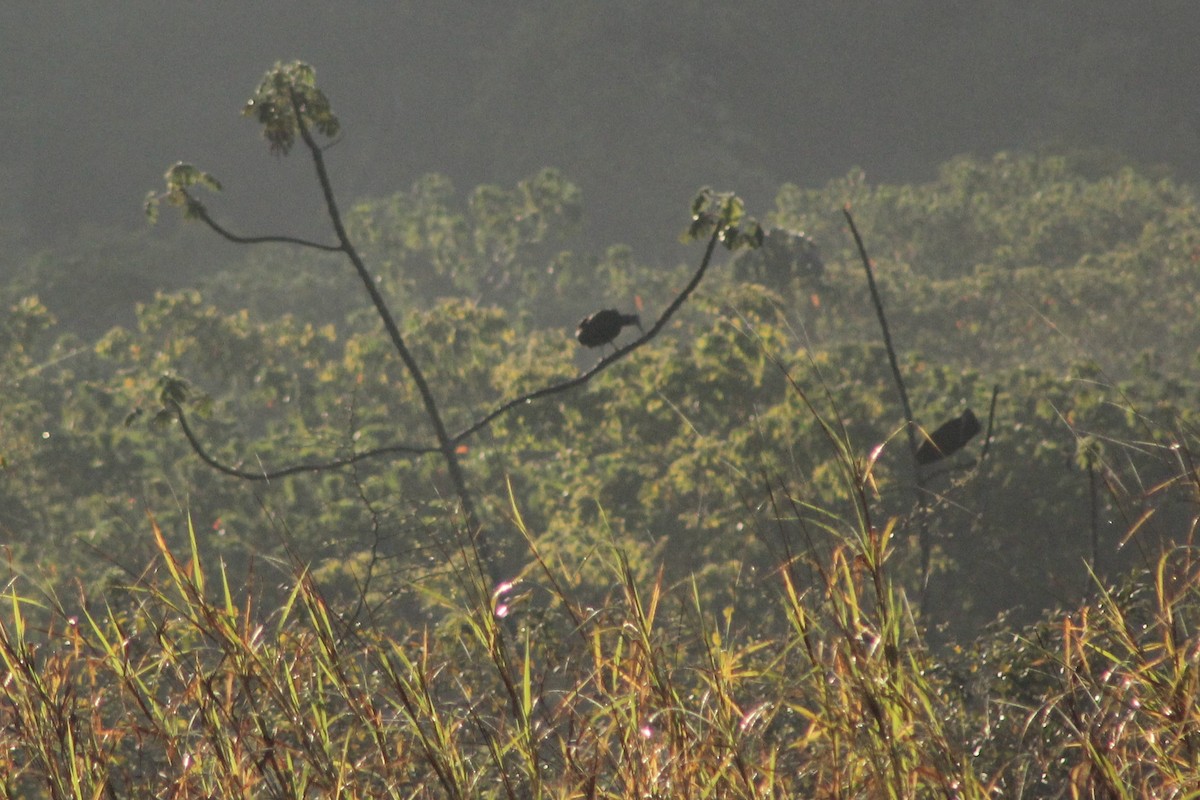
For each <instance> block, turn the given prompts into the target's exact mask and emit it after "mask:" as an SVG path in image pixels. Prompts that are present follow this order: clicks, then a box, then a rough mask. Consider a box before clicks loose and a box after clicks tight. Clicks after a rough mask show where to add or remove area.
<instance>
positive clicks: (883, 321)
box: [842, 206, 933, 609]
mask: <svg viewBox="0 0 1200 800" xmlns="http://www.w3.org/2000/svg"><path fill="white" fill-rule="evenodd" d="M842 213H843V214H845V215H846V221H847V222H848V223H850V233H852V234H853V235H854V244H855V245H856V246H857V247H858V255H859V257H860V258H861V259H862V264H863V269H864V270H865V271H866V273H867V287H868V288H869V289H870V291H871V302H873V303H874V304H875V315H876V316H877V317H878V318H879V327H880V329H882V331H883V346H884V348H885V349H886V350H887V356H888V363H889V364H890V365H891V367H892V377H893V378H895V381H896V390H897V391H898V392H899V393H900V403H901V405H903V407H904V432H905V433H906V434H907V435H908V452H909V453H910V454H911V456H912V460H913V474H914V475H915V478H914V480H915V483H916V492H917V524H918V526H919V527H918V539H919V541H920V547H921V602H920V607H921V608H922V609H924V608H925V601H926V599H927V593H928V589H929V572H930V569H931V566H932V557H933V541H932V537H931V535H930V533H929V522H928V520H926V518H925V513H924V512H925V506H926V503H927V501H928V492H927V491H926V488H925V476H924V474H923V473H922V470H921V465H920V464H918V463H917V424H916V421H915V420H914V419H913V413H912V405H911V404H910V403H909V402H908V389H907V387H906V386H905V385H904V377H903V376H902V375H901V374H900V363H899V361H898V360H897V359H896V348H895V347H894V346H893V345H892V334H891V331H890V330H889V329H888V323H887V314H885V313H884V311H883V300H882V298H880V296H879V287H878V286H876V285H875V272H874V270H873V269H872V268H871V259H870V257H869V256H868V255H867V248H866V246H865V245H864V244H863V240H862V236H860V235H859V233H858V226H857V225H855V224H854V217H853V216H852V215H851V214H850V207H849V206H845V207H843V208H842Z"/></svg>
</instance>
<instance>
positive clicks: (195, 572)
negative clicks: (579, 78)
mask: <svg viewBox="0 0 1200 800" xmlns="http://www.w3.org/2000/svg"><path fill="white" fill-rule="evenodd" d="M281 87H282V88H281ZM289 92H291V94H289ZM289 97H290V98H291V100H290V101H288V100H286V98H289ZM280 98H284V99H283V100H281V99H280ZM297 98H299V99H297ZM325 102H326V99H325V97H324V95H323V94H322V93H321V92H320V90H319V89H317V88H316V85H315V83H314V82H313V75H312V73H311V70H307V68H305V67H304V66H303V65H288V66H286V67H284V66H277V68H276V69H275V70H273V71H272V72H271V73H268V78H267V79H266V80H264V83H263V85H262V86H260V88H259V91H258V92H257V93H256V95H255V103H256V104H257V105H255V104H252V105H251V106H250V113H251V115H252V116H253V117H254V118H255V119H256V121H258V122H259V123H260V124H262V125H263V126H264V131H265V133H266V134H267V136H268V141H269V143H270V145H271V146H272V149H274V150H276V151H283V152H289V151H290V154H289V158H300V159H304V158H308V159H311V160H313V161H314V163H315V164H317V165H318V167H319V168H320V167H321V159H320V155H319V154H320V152H321V151H320V147H318V146H315V144H314V145H310V138H312V139H315V138H319V137H320V136H322V135H324V136H334V135H336V133H337V129H338V128H337V126H338V121H337V119H336V117H334V116H333V115H332V111H331V110H330V109H329V108H328V107H327V106H325V105H322V104H323V103H325ZM270 103H280V105H278V106H270V105H269V104H270ZM291 104H294V106H293V105H291ZM264 109H265V110H264ZM289 109H292V110H291V111H289ZM289 114H292V116H290V117H289V116H288V115H289ZM324 174H325V173H322V172H318V179H319V180H323V179H324V178H323V177H322V176H324ZM219 177H220V176H216V178H219ZM328 181H329V183H328V184H326V185H325V186H321V185H320V184H318V186H317V187H315V188H314V192H316V193H318V194H319V193H320V192H321V189H322V188H330V189H331V190H332V193H331V196H330V197H329V198H327V199H328V200H329V202H330V203H331V205H330V206H329V207H330V209H331V218H335V219H337V221H338V223H339V224H340V225H341V228H340V233H339V232H338V228H337V227H336V226H335V230H334V231H333V232H330V231H316V232H313V233H311V234H310V236H311V239H310V240H307V242H308V244H306V243H305V242H296V241H291V242H284V241H272V242H256V243H246V244H244V246H242V247H240V248H237V249H236V250H230V251H229V252H235V253H236V255H234V256H232V257H230V258H229V259H227V260H226V262H225V263H224V265H223V266H222V268H221V269H220V270H219V271H217V272H215V273H213V274H212V275H211V277H209V278H207V279H205V280H203V281H201V282H199V283H198V284H197V285H195V286H190V287H186V288H183V289H180V290H178V291H164V292H160V293H158V294H157V295H156V296H155V297H154V299H153V300H152V301H150V302H147V303H144V304H142V305H139V306H138V307H137V309H136V324H134V325H131V326H128V327H119V328H114V329H112V330H110V331H108V332H107V333H105V334H104V335H103V336H101V337H100V338H99V339H98V340H95V341H91V340H84V339H82V338H80V331H79V330H78V329H76V330H72V328H71V325H70V321H71V320H72V319H73V318H75V317H76V315H77V314H81V313H84V312H85V311H86V304H87V302H88V299H87V298H83V297H81V296H80V294H79V293H78V292H74V291H72V286H71V284H70V282H69V281H70V279H69V277H68V276H69V275H70V274H71V272H70V271H68V270H60V269H58V268H57V267H56V260H55V257H54V254H53V253H48V254H43V255H42V256H40V257H38V258H36V259H32V260H30V261H29V263H27V264H26V265H24V269H23V270H22V272H21V273H20V274H18V275H16V276H13V277H12V279H11V280H10V282H9V283H8V284H7V285H6V286H5V287H3V289H2V290H0V291H2V292H3V299H4V302H5V304H6V306H7V307H8V309H9V312H8V314H7V315H6V316H5V318H4V320H3V323H2V327H0V381H2V382H3V384H4V385H5V386H6V387H7V392H6V401H7V402H6V403H5V404H4V406H3V407H2V408H0V458H2V464H3V474H4V478H5V479H4V482H3V483H2V484H0V526H2V530H3V533H4V542H5V552H6V556H7V563H8V570H9V573H10V575H11V580H10V581H9V583H8V584H7V590H6V593H7V594H8V595H9V601H8V602H7V604H6V610H5V611H4V612H3V613H2V614H0V658H2V659H3V664H4V669H5V672H6V676H7V677H6V680H5V681H4V684H3V691H2V692H0V741H2V742H3V744H4V747H3V748H0V760H6V763H4V762H0V775H3V776H5V777H4V778H2V779H0V791H3V792H4V796H11V797H38V796H44V797H77V796H78V797H83V796H88V797H93V796H106V795H108V796H148V795H152V794H153V795H157V794H163V795H170V796H176V797H208V796H236V795H238V794H244V795H246V796H279V797H315V796H345V797H380V796H389V797H412V796H429V797H530V796H538V797H627V796H635V795H636V796H663V797H685V796H686V797H692V796H714V797H790V796H818V797H880V796H888V797H934V796H937V797H983V796H992V795H994V794H996V793H1000V794H1003V795H1004V796H1006V797H1021V796H1028V797H1047V796H1071V795H1072V794H1074V795H1075V796H1096V797H1109V796H1112V797H1119V796H1154V797H1184V796H1190V795H1189V793H1190V792H1195V791H1197V790H1200V776H1198V772H1197V757H1196V748H1197V746H1200V742H1198V740H1197V735H1198V734H1197V727H1196V726H1197V723H1198V722H1200V715H1198V714H1197V711H1196V708H1195V706H1194V697H1195V696H1196V691H1197V686H1196V681H1197V674H1198V673H1197V671H1196V660H1197V657H1198V656H1197V654H1198V653H1200V639H1198V638H1197V634H1196V632H1195V630H1194V624H1195V623H1194V618H1195V616H1196V614H1197V610H1198V608H1200V606H1198V605H1197V600H1198V598H1197V596H1196V586H1197V585H1198V584H1197V582H1196V571H1197V564H1196V563H1195V559H1194V553H1193V551H1192V549H1191V546H1192V535H1193V529H1194V525H1195V520H1196V519H1197V515H1196V512H1197V497H1198V494H1197V493H1198V492H1200V479H1198V477H1197V472H1196V467H1195V463H1194V461H1193V454H1194V453H1196V452H1200V448H1198V446H1197V436H1196V427H1195V423H1196V420H1195V413H1196V412H1195V409H1196V408H1198V407H1200V403H1198V400H1200V397H1198V392H1197V388H1198V387H1197V384H1196V382H1195V381H1194V379H1193V377H1192V376H1193V375H1194V373H1195V366H1196V346H1197V343H1200V336H1198V335H1197V310H1198V307H1197V302H1198V299H1200V272H1198V264H1197V261H1200V207H1198V205H1197V199H1196V195H1195V191H1194V189H1193V188H1192V187H1190V186H1188V185H1184V184H1180V183H1178V182H1175V181H1173V180H1171V179H1170V178H1164V177H1161V176H1151V175H1148V174H1146V173H1145V172H1143V171H1139V170H1137V169H1136V168H1134V167H1131V166H1129V165H1127V164H1124V163H1121V162H1120V161H1117V160H1113V159H1112V158H1111V157H1103V156H1099V155H1096V154H1093V153H1082V152H1065V153H1061V154H1039V155H1033V154H1020V153H1000V154H997V155H996V156H994V157H992V158H989V159H974V158H961V159H956V160H954V161H951V162H948V163H946V164H945V165H944V166H943V167H942V169H941V170H940V172H939V174H938V176H937V179H936V180H934V181H933V182H931V183H928V184H922V185H899V186H897V185H881V184H872V183H870V182H868V181H867V180H866V179H865V177H864V176H863V175H862V174H861V173H860V172H857V171H855V172H851V173H850V174H848V175H847V176H846V177H845V178H842V179H839V180H836V181H833V182H831V183H829V184H828V185H826V186H823V187H809V188H805V187H800V186H793V185H785V186H783V187H782V188H781V189H780V190H779V192H778V195H777V198H776V202H775V206H774V208H771V209H749V211H750V212H752V213H754V214H756V215H757V218H758V222H755V221H754V220H752V219H750V217H748V216H747V215H746V214H745V211H746V210H745V209H743V208H742V206H741V201H739V200H738V199H737V198H736V197H734V196H733V195H729V194H724V193H720V192H713V191H710V190H704V191H701V192H699V193H698V195H697V197H696V198H695V200H694V201H692V198H686V197H685V198H680V200H679V209H680V213H679V226H678V230H672V231H664V232H663V234H662V235H663V237H664V238H668V237H669V238H675V237H678V236H679V233H680V231H683V232H684V235H683V236H682V237H680V238H681V243H680V245H679V261H678V263H674V264H672V263H644V262H643V261H641V260H640V259H639V257H638V254H637V253H636V252H635V251H634V250H632V249H630V248H629V247H626V246H623V245H620V244H614V245H612V246H611V247H609V248H607V249H605V250H603V251H602V252H580V251H577V250H575V249H572V247H573V245H574V243H575V241H577V239H576V238H575V237H576V234H577V233H578V229H579V222H580V218H581V214H582V211H583V209H584V208H585V207H586V198H585V197H583V195H582V193H581V192H580V190H579V189H578V187H577V186H576V185H574V184H573V183H572V181H571V179H570V176H567V175H564V174H562V173H561V172H559V171H557V170H554V169H549V168H547V169H544V170H541V171H538V172H536V173H534V174H531V175H529V176H528V177H527V178H525V179H524V180H522V181H520V182H518V183H516V184H515V185H512V186H480V187H476V188H473V189H470V190H468V191H465V192H464V191H460V190H458V189H456V188H455V187H454V186H453V185H452V184H451V183H450V181H449V180H448V179H447V178H445V177H443V176H439V175H427V176H425V177H422V178H421V179H419V180H418V181H416V182H415V183H414V184H413V185H412V186H411V187H410V188H408V189H407V190H404V191H400V192H397V193H396V194H394V195H391V196H387V197H376V198H363V199H360V200H358V201H356V202H354V203H353V204H348V205H346V206H337V205H336V202H337V201H336V200H334V199H333V197H334V196H335V193H336V187H337V176H336V174H333V175H331V176H329V177H328ZM215 186H216V182H215V180H212V179H210V178H209V177H208V176H206V175H204V174H203V173H201V172H200V171H199V170H197V169H196V168H192V167H187V166H182V165H177V166H176V167H173V168H172V169H171V170H169V171H168V174H167V185H166V189H165V190H161V191H160V190H158V189H156V190H155V192H154V193H152V196H151V203H150V207H151V208H152V209H154V210H156V211H157V212H158V213H159V214H162V215H164V216H166V214H167V212H174V210H175V209H174V208H171V206H172V205H176V206H179V208H180V210H182V211H183V212H184V215H185V216H189V217H191V218H192V221H193V222H194V223H195V224H196V225H197V227H200V228H204V227H205V226H206V225H207V226H208V227H209V228H210V230H209V231H208V232H209V233H210V235H212V237H213V239H214V242H217V241H220V235H224V236H225V237H226V239H229V240H236V239H237V238H238V237H239V236H240V235H241V233H240V231H239V230H238V228H239V226H238V222H237V221H236V220H227V219H226V218H225V216H224V215H223V214H222V212H221V210H220V209H221V200H222V196H221V195H220V194H217V193H212V192H209V191H208V188H215ZM721 188H724V187H721ZM689 201H692V202H691V205H690V207H689ZM847 211H848V212H849V216H848V215H847ZM851 217H852V219H853V220H854V223H855V224H856V226H857V228H858V230H859V231H860V232H861V233H862V235H863V238H864V246H865V250H866V252H867V253H869V255H870V257H871V259H872V261H873V270H872V275H873V278H874V280H875V282H876V283H877V285H878V290H879V297H880V299H881V302H882V307H883V311H884V315H885V319H886V322H887V324H888V328H889V330H890V342H891V345H892V347H893V353H894V355H895V357H896V368H897V370H898V372H899V374H900V375H901V376H902V379H903V386H904V388H905V390H906V393H907V397H908V400H909V401H910V403H911V407H912V411H913V415H914V417H915V421H916V423H917V424H918V425H919V426H921V428H923V429H926V430H929V431H932V430H933V429H934V428H935V427H937V426H938V425H939V424H941V423H942V422H943V421H945V420H947V419H950V418H952V417H955V416H957V415H959V414H960V413H961V412H963V411H964V410H965V409H967V408H970V409H972V410H973V411H974V412H975V414H976V416H977V417H978V418H979V420H980V421H981V422H982V425H983V428H984V430H983V432H981V433H980V434H979V435H978V436H976V437H975V438H974V439H973V440H972V441H970V442H969V443H968V444H967V445H966V446H965V447H964V448H963V449H962V450H961V451H959V452H956V453H954V454H953V455H950V456H949V457H947V458H944V459H940V460H938V461H936V462H935V463H933V464H930V465H927V466H921V467H918V465H917V464H916V463H914V458H913V453H912V451H911V449H910V444H909V439H908V437H907V432H906V424H905V411H904V408H903V405H902V403H901V398H900V394H899V386H898V384H897V382H896V380H895V374H894V372H893V370H892V368H891V366H890V363H889V352H888V350H887V348H886V347H885V343H884V339H883V337H882V335H881V329H880V318H879V315H878V311H877V308H876V305H875V302H874V299H873V298H872V295H871V293H870V290H869V286H868V281H867V279H866V276H865V273H864V265H863V263H862V259H861V253H860V251H859V249H858V247H857V246H856V243H855V240H854V238H853V237H852V236H851V235H850V232H849V231H848V230H847V220H848V219H850V218H851ZM760 223H761V228H760V227H759V225H760ZM342 237H344V238H342ZM345 242H349V243H352V245H353V249H352V252H353V255H352V256H350V257H349V258H348V256H349V254H350V252H351V250H350V249H348V248H346V247H344V246H342V244H339V243H345ZM312 243H317V244H319V245H321V247H318V248H314V247H312V246H309V245H311V244H312ZM706 245H707V246H706ZM721 245H725V246H721ZM134 246H135V245H134V244H132V243H122V242H116V243H114V242H113V241H112V240H111V238H109V239H107V240H106V247H107V248H110V249H108V250H105V251H103V252H111V253H113V254H115V255H114V257H119V255H120V254H121V253H122V252H123V251H124V250H125V249H127V248H131V247H134ZM138 246H139V247H140V245H138ZM356 259H357V260H356ZM360 265H361V269H360ZM123 267H127V264H126V263H125V262H121V263H113V264H98V265H97V266H96V269H97V270H98V272H100V273H111V271H113V270H119V269H121V268H123ZM356 271H358V275H357V277H356V274H355V273H356ZM364 283H367V284H369V285H371V286H373V287H374V289H373V291H376V292H378V297H379V298H380V300H381V301H382V302H384V303H386V308H387V309H390V313H392V314H394V315H395V316H394V317H388V316H387V315H386V314H384V313H383V312H381V310H380V308H379V305H378V304H376V305H375V307H372V302H373V301H372V299H370V298H369V297H368V295H367V294H365V293H364ZM685 287H687V288H685ZM692 287H694V288H695V291H694V292H691V293H690V294H689V293H688V289H690V288H692ZM39 298H42V299H39ZM43 299H44V301H45V302H43ZM608 307H616V308H620V309H621V310H623V311H627V312H632V311H638V312H639V313H640V315H641V321H642V323H643V326H644V329H645V330H646V331H648V332H647V333H645V334H643V333H642V332H641V331H637V330H635V329H628V330H627V331H626V332H625V333H624V334H622V337H621V338H618V339H617V341H616V346H615V347H614V348H605V349H596V350H587V351H584V350H583V349H582V348H580V347H579V345H578V344H577V343H576V342H575V341H574V338H573V336H572V334H573V331H574V326H575V324H576V323H577V322H578V321H579V319H580V318H581V317H583V316H584V315H585V314H588V313H591V312H592V311H595V310H597V309H600V308H608ZM387 319H391V320H392V321H394V323H395V330H394V332H393V331H391V330H388V325H389V323H388V322H387V321H386V320H387ZM381 320H383V324H381ZM659 320H661V321H662V322H663V325H662V326H661V328H658V327H657V326H653V327H652V325H653V323H655V321H659ZM397 341H400V342H402V343H403V347H404V350H403V353H404V355H402V356H398V353H399V352H400V348H399V347H398V346H397V344H396V342H397ZM634 342H637V343H638V344H637V346H636V347H629V345H630V344H631V343H634ZM616 348H620V349H619V350H618V349H616ZM410 357H411V360H412V363H415V364H418V365H419V371H420V374H421V379H420V380H417V379H415V378H414V372H413V370H412V369H411V368H410V367H409V366H408V359H409V358H410ZM601 360H603V363H601V364H599V367H598V368H597V366H596V365H597V362H598V361H601ZM589 371H594V373H593V374H591V375H590V377H588V378H587V379H586V380H581V381H580V382H579V383H578V385H572V386H570V388H563V389H562V390H561V391H558V390H555V391H554V392H553V393H545V394H544V395H543V394H538V392H539V390H540V389H542V387H546V386H554V385H556V384H560V383H562V382H564V381H570V380H572V379H573V378H574V377H575V376H579V375H581V374H583V373H587V372H589ZM426 390H427V391H426ZM527 394H532V395H533V396H531V397H530V399H529V401H528V402H519V403H515V404H510V403H509V401H511V400H512V399H514V398H521V397H523V396H525V395H527ZM433 408H435V409H436V414H434V413H433V412H431V409H433ZM493 410H495V411H496V413H494V414H492V413H491V412H493ZM435 416H436V418H437V421H435V419H434V418H435ZM320 465H325V466H320ZM293 467H295V469H291V468H293ZM918 470H920V471H919V472H918Z"/></svg>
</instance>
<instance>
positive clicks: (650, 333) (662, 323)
mask: <svg viewBox="0 0 1200 800" xmlns="http://www.w3.org/2000/svg"><path fill="white" fill-rule="evenodd" d="M721 232H722V228H721V227H720V226H718V227H717V228H716V230H714V231H713V233H712V236H710V237H709V240H708V247H707V248H706V249H705V251H704V258H703V259H702V260H701V261H700V266H699V268H697V270H696V274H695V275H693V276H692V279H691V281H689V282H688V285H687V286H685V287H684V289H683V291H682V292H680V293H679V295H678V296H676V298H675V299H674V300H672V301H671V304H670V305H668V306H667V308H666V310H665V311H663V313H662V315H661V316H659V318H658V320H656V321H655V323H654V324H653V325H651V326H650V329H649V330H647V331H646V332H645V333H644V334H642V335H641V336H639V337H638V338H637V339H635V340H634V341H632V342H630V343H629V344H627V345H625V346H624V347H622V348H620V349H619V350H617V351H616V352H614V353H611V354H609V355H607V356H605V357H604V358H602V359H600V360H599V361H598V362H596V365H595V366H593V367H592V368H591V369H589V370H588V371H587V372H583V373H581V374H579V375H576V376H575V377H574V378H569V379H567V380H565V381H561V382H559V383H554V384H551V385H549V386H543V387H542V388H541V389H535V390H534V391H532V392H527V393H526V394H523V395H520V396H519V397H514V398H513V399H512V400H509V401H507V402H505V403H503V404H501V405H499V406H497V407H496V408H495V409H493V410H492V411H490V412H489V413H487V414H486V415H484V416H483V417H481V418H480V419H479V420H478V421H476V422H475V423H473V424H472V425H470V426H469V427H467V428H464V429H463V430H462V431H460V432H459V433H456V434H455V435H454V437H453V439H452V441H453V442H454V443H456V444H457V443H458V442H461V441H462V440H463V439H466V438H467V437H468V436H471V435H472V434H474V433H478V432H479V431H480V430H482V429H483V428H486V427H487V426H488V425H490V424H491V423H492V422H494V421H495V420H496V419H497V418H498V417H500V416H501V415H503V414H505V413H507V412H509V411H511V410H512V409H514V408H516V407H517V406H519V405H522V404H524V403H531V402H533V401H534V400H540V399H541V398H543V397H549V396H550V395H554V394H560V393H562V392H565V391H567V390H569V389H574V388H575V387H576V386H581V385H583V384H585V383H587V382H588V381H590V380H591V379H592V378H594V377H596V376H597V375H599V374H600V373H601V372H603V371H604V370H606V369H608V368H609V367H611V366H612V365H613V364H615V363H617V362H618V361H620V360H621V359H622V358H624V357H625V356H627V355H629V354H630V353H632V352H633V351H634V350H636V349H638V348H639V347H641V346H642V345H644V344H646V343H647V342H649V341H650V340H651V339H653V338H654V337H656V336H658V334H659V332H660V331H662V329H663V328H664V327H666V324H667V321H668V320H670V319H671V317H672V316H674V314H675V312H676V311H678V310H679V308H680V306H682V305H683V303H684V301H686V300H687V299H688V296H689V295H691V293H692V292H693V291H695V289H696V287H697V286H698V285H700V280H701V279H702V278H703V277H704V273H705V272H706V271H708V265H709V263H710V262H711V261H712V254H713V251H714V250H715V249H716V246H717V242H718V241H719V240H720V237H721Z"/></svg>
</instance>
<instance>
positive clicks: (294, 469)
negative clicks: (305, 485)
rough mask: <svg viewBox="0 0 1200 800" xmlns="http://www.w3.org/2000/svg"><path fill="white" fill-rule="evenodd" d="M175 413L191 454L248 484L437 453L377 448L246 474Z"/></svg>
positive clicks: (430, 449) (175, 407)
mask: <svg viewBox="0 0 1200 800" xmlns="http://www.w3.org/2000/svg"><path fill="white" fill-rule="evenodd" d="M169 408H170V410H171V411H172V412H174V414H175V418H176V419H177V420H179V427H180V428H182V429H183V435H184V436H185V437H187V440H188V444H189V445H191V447H192V450H193V451H194V452H195V453H196V455H197V456H199V457H200V460H201V461H203V462H204V463H205V464H208V465H209V466H210V467H212V468H213V469H215V470H216V471H217V472H223V473H225V474H226V475H231V476H233V477H235V478H241V479H243V480H247V481H273V480H276V479H277V478H286V477H287V476H289V475H298V474H300V473H304V472H324V471H325V470H330V469H341V468H342V467H348V466H350V465H352V464H357V463H358V462H360V461H366V460H367V459H370V458H378V457H379V456H384V455H394V454H397V453H406V454H410V455H426V454H428V453H437V452H439V450H438V449H437V448H436V447H417V446H415V445H405V444H396V445H388V446H386V447H376V448H374V449H371V450H364V451H362V452H361V453H354V454H353V455H349V456H344V457H342V458H334V459H330V460H329V461H315V462H310V463H307V464H293V465H292V466H290V467H282V468H280V469H276V470H259V471H257V472H251V471H249V470H245V469H240V468H238V467H232V466H229V465H228V464H225V463H223V462H221V461H218V460H217V459H216V457H215V456H213V455H212V454H211V453H209V452H208V451H207V450H205V449H204V445H202V444H201V443H200V440H199V438H197V436H196V433H195V431H193V430H192V426H191V425H190V424H189V423H188V421H187V417H186V416H184V413H183V409H182V408H181V407H180V406H179V405H177V404H175V403H172V404H171V405H170V406H169Z"/></svg>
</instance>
